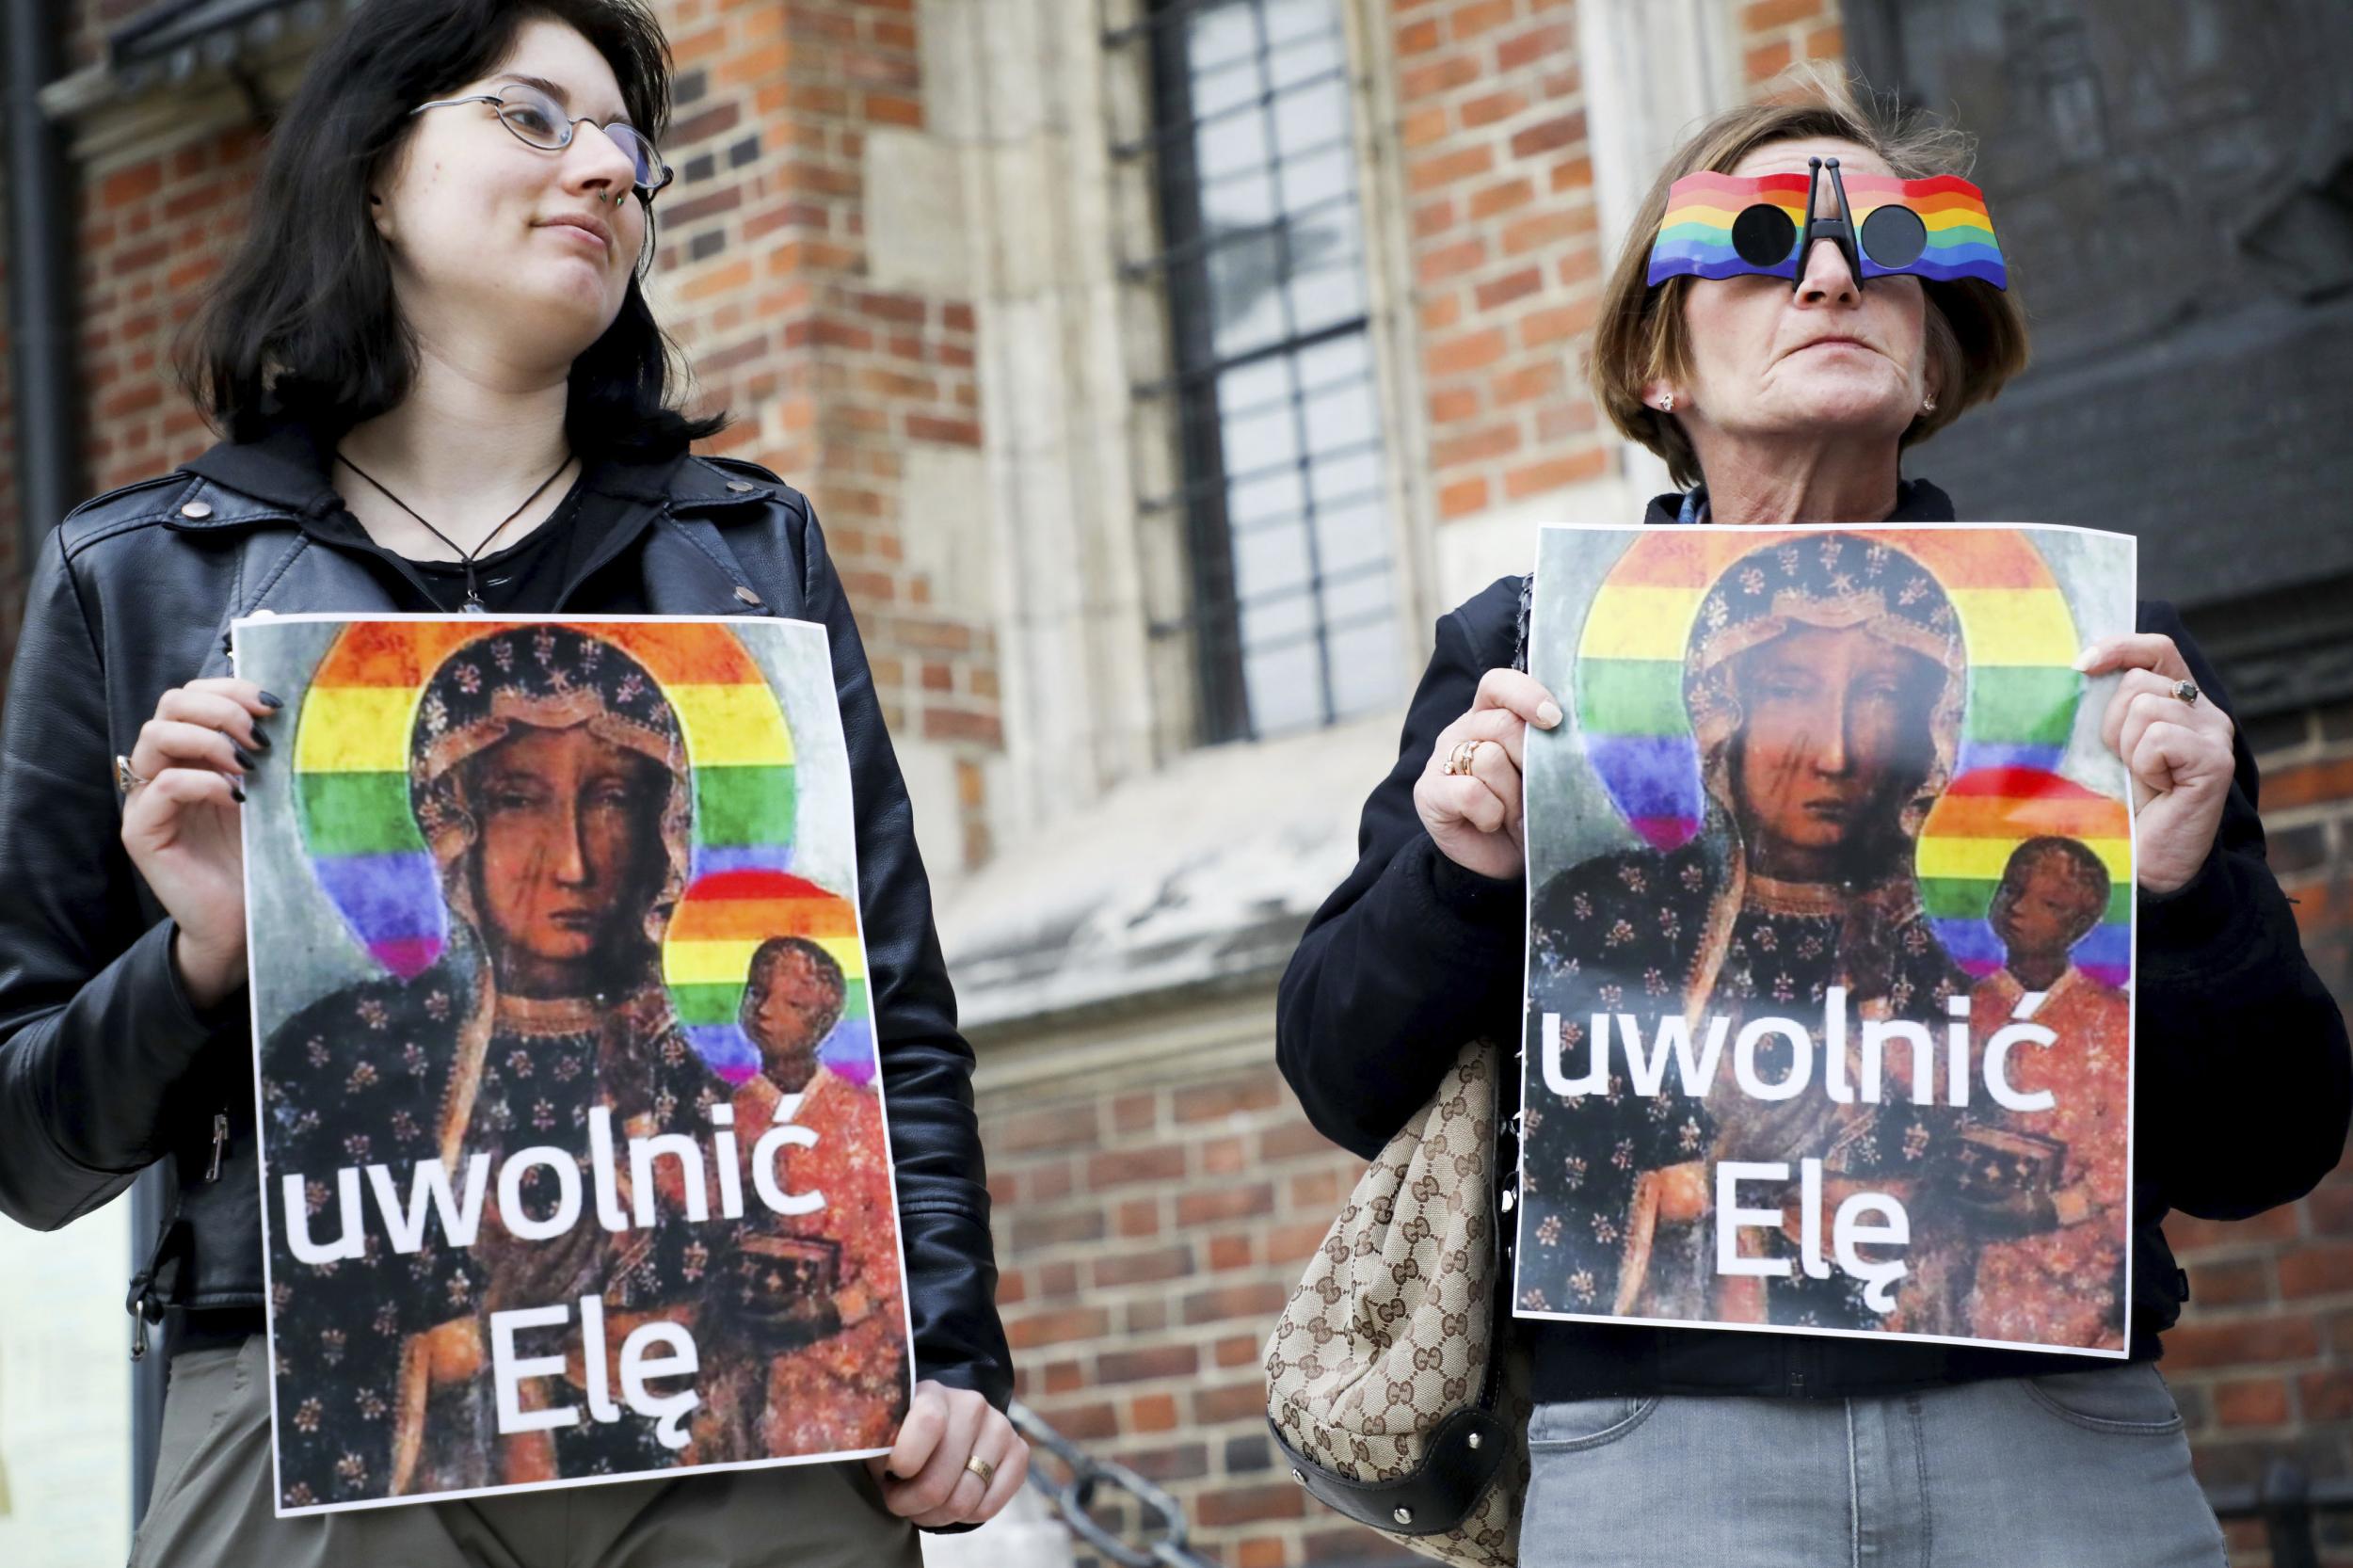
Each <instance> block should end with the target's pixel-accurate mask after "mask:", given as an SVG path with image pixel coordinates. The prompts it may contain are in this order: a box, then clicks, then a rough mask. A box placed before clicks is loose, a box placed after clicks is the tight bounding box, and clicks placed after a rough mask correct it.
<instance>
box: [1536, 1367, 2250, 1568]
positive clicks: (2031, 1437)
mask: <svg viewBox="0 0 2353 1568" xmlns="http://www.w3.org/2000/svg"><path fill="white" fill-rule="evenodd" d="M1529 1450H1530V1454H1531V1457H1532V1459H1533V1462H1534V1466H1533V1475H1532V1477H1531V1479H1530V1480H1529V1494H1528V1506H1527V1513H1526V1516H1525V1518H1524V1520H1523V1522H1522V1525H1521V1530H1520V1561H1521V1563H1522V1565H1523V1568H1651V1565H1653V1564H1657V1565H1658V1568H1670V1565H1672V1568H1695V1565H1701V1564H1705V1565H1706V1568H1862V1565H1863V1564H1865V1563H1874V1564H1887V1565H1901V1568H2046V1565H2047V1568H2175V1565H2180V1568H2190V1565H2193V1564H2194V1565H2196V1568H2219V1565H2220V1564H2222V1563H2223V1562H2224V1557H2223V1547H2222V1531H2221V1528H2220V1527H2219V1526H2217V1524H2216V1523H2215V1518H2214V1513H2213V1512H2212V1511H2211V1510H2210V1509H2208V1508H2207V1506H2206V1501H2205V1496H2204V1495H2203V1494H2202V1493H2201V1491H2200V1490H2199V1487H2198V1482H2197V1480H2195V1479H2194V1478H2193V1477H2192V1476H2191V1474H2190V1466H2189V1444H2188V1442H2187V1440H2186V1439H2185V1437H2184V1435H2183V1432H2182V1416H2181V1412H2180V1411H2179V1410H2178V1409H2177V1408H2176V1407H2175V1406H2174V1403H2173V1396H2172V1394H2171V1393H2170V1392H2169V1391H2168V1389H2167V1388H2166V1386H2165V1380H2164V1379H2163V1378H2162V1377H2160V1376H2158V1374H2157V1369H2156V1368H2155V1367H2153V1366H2152V1365H2149V1364H2147V1363H2134V1364H2128V1365H2124V1366H2119V1367H2115V1368H2102V1369H2100V1370H2098V1371H2092V1372H2064V1373H2057V1374H2054V1375H2051V1376H2046V1377H2035V1378H2002V1379H1995V1380H1992V1381H1988V1382H1984V1383H1974V1384H1959V1385H1955V1386H1950V1387H1940V1388H1929V1389H1922V1390H1918V1391H1915V1392H1910V1393H1901V1394H1892V1395H1888V1396H1886V1397H1884V1398H1880V1399H1852V1400H1820V1401H1812V1400H1774V1399H1717V1398H1697V1397H1686V1396H1676V1395H1670V1396H1667V1397H1664V1398H1647V1399H1633V1398H1614V1399H1589V1400H1565V1401H1561V1402H1559V1403H1553V1404H1544V1405H1539V1406H1537V1408H1536V1411H1535V1414H1534V1416H1533V1418H1532V1419H1531V1420H1530V1421H1529Z"/></svg>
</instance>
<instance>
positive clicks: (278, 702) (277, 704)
mask: <svg viewBox="0 0 2353 1568" xmlns="http://www.w3.org/2000/svg"><path fill="white" fill-rule="evenodd" d="M262 701H263V702H264V704H266V705H267V706H269V707H271V708H283V707H284V706H286V699H285V698H284V697H282V696H277V695H276V694H274V693H271V692H264V693H263V694H262Z"/></svg>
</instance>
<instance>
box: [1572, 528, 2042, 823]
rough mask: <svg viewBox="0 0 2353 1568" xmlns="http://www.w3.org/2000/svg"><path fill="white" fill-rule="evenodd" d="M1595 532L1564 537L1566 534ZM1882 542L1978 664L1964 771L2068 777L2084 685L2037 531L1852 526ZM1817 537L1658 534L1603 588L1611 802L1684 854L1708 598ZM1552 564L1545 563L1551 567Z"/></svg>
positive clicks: (1590, 720)
mask: <svg viewBox="0 0 2353 1568" xmlns="http://www.w3.org/2000/svg"><path fill="white" fill-rule="evenodd" d="M1579 532H1582V531H1580V530H1570V529H1561V530H1554V531H1548V532H1547V535H1546V538H1547V541H1548V548H1551V546H1550V545H1549V541H1550V540H1551V539H1553V538H1554V537H1555V536H1556V535H1559V536H1567V535H1574V534H1577V533H1579ZM1840 532H1842V533H1849V534H1852V535H1854V536H1857V537H1861V538H1866V539H1877V540H1881V541H1883V542H1885V543H1886V544H1888V545H1889V546H1891V547H1893V548H1894V549H1897V550H1899V551H1902V552H1905V553H1906V554H1909V555H1910V556H1912V558H1913V559H1914V560H1915V561H1917V562H1919V563H1920V565H1922V566H1923V567H1925V568H1928V570H1929V572H1930V573H1931V574H1932V575H1934V576H1935V578H1936V579H1937V581H1938V582H1939V583H1941V584H1943V585H1944V587H1945V593H1946V595H1947V596H1948V597H1949V598H1950V599H1951V600H1952V603H1953V608H1954V611H1955V613H1956V614H1957V615H1958V616H1960V618H1961V635H1962V640H1963V642H1964V644H1965V646H1966V648H1967V649H1968V656H1969V693H1968V706H1967V710H1966V713H1965V716H1964V718H1963V721H1962V729H1961V749H1960V755H1959V757H1958V759H1957V760H1956V762H1955V766H1954V773H1955V774H1956V776H1958V775H1960V774H1961V773H1964V772H1970V771H1974V770H1977V769H1981V768H2036V769H2042V770H2046V771H2047V770H2050V769H2054V768H2056V767H2057V765H2058V760H2059V758H2060V756H2061V755H2062V754H2063V753H2064V752H2065V750H2066V749H2067V740H2068V736H2069V735H2070V734H2071V733H2072V732H2073V728H2074V722H2075V707H2076V704H2077V703H2078V702H2079V701H2080V700H2081V697H2082V695H2083V688H2084V678H2083V677H2082V676H2080V675H2078V674H2076V673H2075V671H2074V669H2073V661H2074V658H2075V654H2076V652H2077V650H2078V648H2079V647H2080V645H2079V643H2078V641H2077V639H2076V634H2075V622H2074V616H2073V614H2072V613H2071V612H2070V611H2069V609H2068V607H2067V600H2066V596H2065V595H2064V594H2063V593H2062V592H2061V591H2060V589H2059V586H2058V584H2057V580H2056V579H2055V578H2053V577H2052V575H2051V568H2050V567H2049V566H2048V565H2047V564H2046V563H2045V562H2044V561H2043V559H2042V555H2041V552H2040V551H2038V550H2036V549H2035V547H2034V545H2033V543H2032V542H2031V541H2030V540H2029V539H2028V538H2026V537H2025V536H2023V535H2021V534H2019V533H2017V532H2015V531H2012V530H2009V529H1998V528H1987V529H1974V528H1958V529H1955V528H1939V529H1922V530H1900V531H1898V530H1875V529H1868V528H1858V529H1842V530H1840ZM1817 533H1818V531H1815V530H1804V529H1798V530H1788V531H1778V530H1750V529H1732V528H1657V529H1650V530H1646V531H1645V532H1643V533H1642V534H1641V535H1640V536H1638V537H1636V538H1635V539H1634V541H1633V542H1632V543H1631V544H1630V545H1629V546H1628V547H1627V549H1626V552H1625V554H1624V555H1622V556H1620V557H1619V558H1618V561H1617V563H1616V564H1615V565H1614V566H1613V567H1611V568H1610V570H1609V575H1608V576H1607V577H1606V578H1605V579H1604V580H1603V582H1602V584H1601V586H1600V588H1599V589H1598V590H1597V591H1596V592H1595V594H1594V597H1593V606H1592V608H1591V610H1590V611H1589V612H1588V613H1587V616H1586V618H1585V627H1584V632H1583V633H1582V635H1581V637H1580V638H1579V641H1578V645H1577V670H1576V676H1575V686H1576V703H1577V724H1578V727H1579V728H1580V729H1581V730H1582V732H1583V736H1584V743H1585V750H1586V755H1587V756H1588V758H1590V759H1591V760H1592V762H1593V770H1594V772H1595V773H1596V774H1598V775H1599V776H1600V778H1601V782H1602V786H1603V788H1604V790H1605V791H1606V792H1608V794H1609V799H1610V801H1611V802H1612V804H1614V805H1615V806H1616V807H1617V808H1618V810H1619V811H1620V812H1621V813H1622V814H1623V815H1624V816H1625V820H1626V822H1627V824H1629V825H1630V826H1631V827H1632V828H1633V829H1634V831H1635V832H1636V833H1637V834H1638V835H1640V836H1641V839H1642V840H1644V841H1645V842H1647V843H1649V844H1651V845H1653V846H1654V847H1656V848H1658V849H1674V848H1677V847H1679V846H1681V845H1682V844H1684V843H1686V842H1688V841H1689V840H1690V839H1691V838H1692V837H1693V836H1694V835H1695V834H1697V833H1698V832H1699V829H1700V824H1701V822H1702V820H1703V818H1704V817H1705V811H1706V796H1705V792H1704V790H1703V787H1702V785H1701V782H1700V760H1699V744H1698V743H1697V741H1696V740H1694V739H1693V737H1692V734H1691V725H1690V718H1689V713H1688V712H1686V710H1685V708H1684V701H1683V659H1684V653H1685V650H1686V648H1687V646H1688V645H1689V640H1690V635H1691V627H1692V623H1693V621H1694V620H1695V619H1696V618H1697V616H1698V615H1699V610H1700V603H1701V600H1703V599H1704V598H1705V596H1706V593H1707V589H1708V588H1709V586H1710V585H1711V584H1714V583H1715V581H1716V579H1717V578H1718V577H1719V576H1721V574H1722V573H1723V572H1724V570H1725V569H1726V568H1729V567H1730V566H1731V565H1732V564H1733V563H1734V562H1735V561H1737V560H1738V559H1739V558H1740V557H1741V556H1743V555H1746V554H1748V553H1749V552H1752V551H1754V550H1758V549H1761V548H1764V547H1766V546H1768V545H1770V544H1773V543H1775V542H1777V541H1780V540H1783V539H1798V540H1801V539H1804V538H1807V537H1809V536H1817ZM1541 570H1542V568H1541V567H1540V568H1539V571H1540V572H1541Z"/></svg>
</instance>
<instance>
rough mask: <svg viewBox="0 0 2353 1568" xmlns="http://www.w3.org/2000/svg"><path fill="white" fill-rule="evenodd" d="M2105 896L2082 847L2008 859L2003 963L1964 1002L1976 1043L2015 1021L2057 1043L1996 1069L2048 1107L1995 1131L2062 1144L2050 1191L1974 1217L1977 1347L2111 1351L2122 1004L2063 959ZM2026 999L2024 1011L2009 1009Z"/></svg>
mask: <svg viewBox="0 0 2353 1568" xmlns="http://www.w3.org/2000/svg"><path fill="white" fill-rule="evenodd" d="M2108 892H2109V879H2108V872H2107V868H2106V867H2105V866H2104V865H2102V864H2101V862H2100V857H2099V856H2097V855H2094V854H2093V853H2092V852H2091V850H2090V849H2089V848H2088V847H2087V846H2085V845H2084V844H2082V843H2079V842H2077V841H2076V840H2073V839H2065V838H2057V837H2042V838H2035V839H2029V840H2026V841H2025V842H2024V843H2022V844H2020V845H2019V846H2018V847H2017V849H2015V850H2013V851H2012V852H2011V854H2010V856H2009V864H2008V865H2007V866H2006V867H2005V869H2004V871H2003V873H2002V882H2001V886H2000V888H1998V889H1997V890H1996V891H1995V893H1994V895H1993V907H1992V909H1991V911H1990V912H1989V917H1988V918H1989V920H1990V921H1991V923H1992V925H1993V934H1994V936H1996V937H1998V938H1999V939H2000V940H2001V943H2002V946H2003V948H2004V950H2005V951H2006V952H2007V954H2008V958H2007V961H2006V962H2005V964H2004V965H2003V967H2002V968H1998V969H1996V970H1994V971H1993V973H1992V974H1989V975H1987V976H1986V977H1985V978H1984V979H1982V980H1980V981H1978V982H1977V985H1976V987H1975V988H1974V989H1973V990H1972V991H1971V993H1970V1013H1971V1016H1972V1017H1973V1018H1975V1019H1976V1020H1977V1032H1978V1034H1979V1035H1980V1037H1981V1038H1982V1037H1983V1036H1984V1035H1986V1034H1988V1033H1990V1032H1992V1031H1993V1030H1994V1029H1998V1028H2000V1027H2001V1025H2002V1023H2003V1021H2004V1020H2007V1019H2009V1018H2012V1017H2014V1016H2020V1015H2021V1014H2022V1013H2024V1014H2025V1015H2026V1016H2031V1018H2032V1019H2033V1021H2034V1022H2036V1023H2039V1024H2041V1025H2042V1026H2043V1027H2045V1028H2047V1029H2049V1030H2051V1031H2052V1032H2054V1033H2055V1034H2057V1036H2058V1038H2057V1041H2056V1042H2055V1043H2053V1044H2052V1045H2051V1046H2049V1047H2048V1048H2044V1049H2041V1050H2030V1051H2022V1052H2018V1053H2016V1054H2015V1055H2014V1056H2013V1058H2012V1061H2011V1065H2010V1068H2009V1078H2010V1081H2011V1083H2012V1084H2013V1085H2014V1086H2015V1087H2016V1088H2017V1089H2018V1090H2019V1092H2020V1093H2022V1094H2035V1093H2038V1092H2047V1093H2048V1094H2049V1095H2051V1096H2052V1098H2053V1100H2054V1102H2055V1103H2054V1105H2053V1108H2052V1109H2051V1110H2049V1111H2047V1112H2032V1113H2026V1112H2011V1113H2009V1120H2010V1121H2011V1122H2012V1123H2013V1124H2014V1125H2015V1127H2016V1128H2017V1129H2018V1130H2019V1131H2021V1132H2023V1133H2026V1134H2028V1135H2030V1136H2034V1137H2038V1138H2041V1139H2046V1140H2050V1141H2053V1142H2056V1143H2057V1144H2061V1145H2063V1148H2064V1155H2063V1160H2064V1164H2063V1169H2062V1171H2061V1174H2060V1176H2059V1179H2058V1184H2057V1187H2056V1190H2053V1191H2047V1192H2043V1191H2032V1190H2029V1191H2025V1192H2015V1193H2013V1194H2011V1195H2009V1197H2008V1198H2006V1199H2005V1200H2004V1201H2003V1202H2001V1203H1999V1204H1996V1205H1989V1206H1985V1207H1983V1208H1981V1209H1980V1215H1981V1222H1980V1223H1981V1224H1982V1226H1983V1228H1984V1229H1985V1231H1986V1232H1987V1233H1988V1234H1989V1235H1991V1236H1993V1237H1995V1238H1997V1239H1995V1240H1988V1241H1986V1242H1985V1243H1984V1244H1983V1246H1982V1248H1981V1249H1980V1251H1979V1253H1978V1256H1977V1276H1976V1287H1975V1288H1974V1290H1972V1292H1971V1294H1970V1297H1969V1308H1968V1320H1969V1324H1970V1328H1971V1331H1972V1332H1974V1333H1976V1334H1977V1335H1980V1336H1984V1337H1987V1338H1993V1339H2010V1340H2019V1341H2024V1342H2027V1343H2033V1344H2051V1345H2082V1346H2085V1347H2087V1348H2090V1349H2097V1350H2119V1349H2121V1348H2122V1347H2123V1344H2124V1320H2123V1315H2124V1287H2123V1275H2124V1236H2123V1232H2122V1229H2121V1227H2120V1226H2119V1225H2117V1224H2114V1223H2113V1216H2114V1214H2115V1211H2116V1210H2117V1209H2118V1208H2120V1207H2121V1206H2122V1205H2123V1204H2124V1203H2125V1202H2126V1201H2127V1198H2128V1193H2127V1192H2126V1187H2125V1175H2126V1169H2127V1167H2126V1160H2127V1159H2128V1156H2129V1152H2130V1151H2129V1149H2128V1146H2127V1145H2128V1135H2129V1128H2130V1119H2129V1112H2130V1106H2129V1104H2128V1103H2127V1095H2128V1091H2127V1079H2126V1074H2125V1070H2124V1069H2125V1064H2126V1053H2127V1052H2128V1050H2129V1049H2130V1042H2131V1029H2132V999H2131V998H2130V997H2129V996H2127V995H2126V994H2125V993H2124V992H2123V991H2121V990H2119V989H2118V988H2117V987H2115V986H2113V985H2108V984H2104V983H2102V982H2101V981H2099V980H2096V979H2094V978H2093V977H2091V976H2090V975H2089V974H2086V973H2085V972H2084V971H2083V970H2082V969H2080V968H2076V967H2075V965H2074V963H2073V961H2072V959H2071V957H2070V954H2071V953H2072V952H2073V949H2074V947H2075V945H2076V944H2077V943H2079V942H2081V941H2082V940H2083V939H2084V937H2085V936H2087V935H2089V933H2090V931H2091V930H2092V928H2093V927H2094V926H2096V925H2098V924H2099V923H2100V920H2101V917H2102V915H2103V914H2104V913H2105V911H2106V909H2107V905H2108ZM2037 995H2039V996H2040V997H2041V1000H2040V1001H2038V1002H2035V1003H2034V1004H2033V1005H2032V1006H2031V1008H2030V1009H2029V1008H2026V1007H2025V1006H2024V1005H2023V1004H2024V1003H2025V1001H2026V1000H2027V999H2028V998H2029V997H2032V996H2037Z"/></svg>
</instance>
